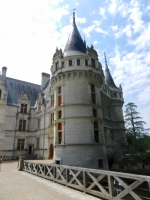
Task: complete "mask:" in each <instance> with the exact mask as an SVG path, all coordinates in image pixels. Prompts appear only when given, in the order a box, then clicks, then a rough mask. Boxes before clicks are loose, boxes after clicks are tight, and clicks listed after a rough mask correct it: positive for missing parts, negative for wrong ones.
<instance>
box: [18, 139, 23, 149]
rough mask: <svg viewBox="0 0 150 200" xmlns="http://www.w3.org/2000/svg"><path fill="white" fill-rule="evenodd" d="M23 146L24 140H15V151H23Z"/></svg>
mask: <svg viewBox="0 0 150 200" xmlns="http://www.w3.org/2000/svg"><path fill="white" fill-rule="evenodd" d="M24 146H25V139H24V138H18V140H17V150H24Z"/></svg>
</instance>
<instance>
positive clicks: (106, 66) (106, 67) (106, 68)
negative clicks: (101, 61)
mask: <svg viewBox="0 0 150 200" xmlns="http://www.w3.org/2000/svg"><path fill="white" fill-rule="evenodd" d="M104 58H105V70H109V69H108V65H107V59H106V53H105V51H104Z"/></svg>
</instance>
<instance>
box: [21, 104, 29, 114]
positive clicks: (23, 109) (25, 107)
mask: <svg viewBox="0 0 150 200" xmlns="http://www.w3.org/2000/svg"><path fill="white" fill-rule="evenodd" d="M27 108H28V104H25V103H21V106H20V112H21V113H24V114H26V113H27Z"/></svg>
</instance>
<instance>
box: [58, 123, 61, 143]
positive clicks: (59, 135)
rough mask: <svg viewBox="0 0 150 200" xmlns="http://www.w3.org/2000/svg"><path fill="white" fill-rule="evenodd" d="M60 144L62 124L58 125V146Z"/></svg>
mask: <svg viewBox="0 0 150 200" xmlns="http://www.w3.org/2000/svg"><path fill="white" fill-rule="evenodd" d="M61 142H62V124H61V123H58V144H61Z"/></svg>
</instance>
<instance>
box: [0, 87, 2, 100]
mask: <svg viewBox="0 0 150 200" xmlns="http://www.w3.org/2000/svg"><path fill="white" fill-rule="evenodd" d="M1 95H2V91H1V89H0V99H1Z"/></svg>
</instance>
